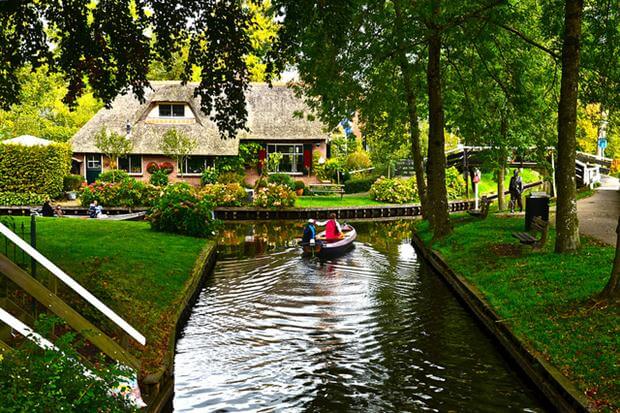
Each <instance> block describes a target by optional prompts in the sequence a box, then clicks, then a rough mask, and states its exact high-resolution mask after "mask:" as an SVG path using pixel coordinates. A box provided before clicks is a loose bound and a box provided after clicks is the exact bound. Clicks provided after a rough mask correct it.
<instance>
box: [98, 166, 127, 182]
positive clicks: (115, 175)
mask: <svg viewBox="0 0 620 413" xmlns="http://www.w3.org/2000/svg"><path fill="white" fill-rule="evenodd" d="M127 178H129V174H128V173H127V171H123V170H122V169H110V170H109V171H105V172H103V173H101V174H99V176H98V177H97V180H98V181H101V182H120V181H122V180H124V179H127Z"/></svg>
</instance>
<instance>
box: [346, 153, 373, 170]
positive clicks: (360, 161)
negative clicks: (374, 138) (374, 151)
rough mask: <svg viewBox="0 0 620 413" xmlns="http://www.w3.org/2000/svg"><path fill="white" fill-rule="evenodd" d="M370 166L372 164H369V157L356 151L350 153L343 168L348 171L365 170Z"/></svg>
mask: <svg viewBox="0 0 620 413" xmlns="http://www.w3.org/2000/svg"><path fill="white" fill-rule="evenodd" d="M371 166H372V163H371V162H370V157H369V156H368V153H367V152H366V151H363V150H357V151H355V152H353V153H350V154H349V156H347V159H346V161H345V163H344V167H345V169H346V170H348V171H356V170H358V169H366V168H370V167H371Z"/></svg>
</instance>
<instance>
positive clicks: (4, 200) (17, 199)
mask: <svg viewBox="0 0 620 413" xmlns="http://www.w3.org/2000/svg"><path fill="white" fill-rule="evenodd" d="M47 198H48V196H47V195H45V194H33V193H32V192H25V193H23V194H18V193H15V192H0V205H5V206H22V205H28V206H35V205H42V204H43V202H44V201H45V200H46V199H47Z"/></svg>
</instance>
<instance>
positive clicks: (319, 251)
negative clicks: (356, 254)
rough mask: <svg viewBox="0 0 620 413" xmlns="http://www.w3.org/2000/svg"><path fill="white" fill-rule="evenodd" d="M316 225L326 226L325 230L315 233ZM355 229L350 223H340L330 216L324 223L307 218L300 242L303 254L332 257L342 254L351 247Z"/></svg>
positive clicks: (355, 235)
mask: <svg viewBox="0 0 620 413" xmlns="http://www.w3.org/2000/svg"><path fill="white" fill-rule="evenodd" d="M316 225H319V226H326V228H325V231H322V232H319V233H316ZM356 238H357V231H355V228H353V227H352V226H351V225H348V224H344V225H342V226H341V225H340V224H338V222H337V221H336V219H335V216H332V217H331V219H330V220H329V221H327V222H326V223H319V222H316V221H315V220H314V219H310V220H308V224H307V226H306V228H305V230H304V236H303V237H302V240H301V242H300V245H301V247H302V250H303V253H304V255H313V256H318V257H333V256H336V255H341V254H344V253H345V252H347V251H349V250H350V249H351V248H352V247H353V242H354V241H355V239H356Z"/></svg>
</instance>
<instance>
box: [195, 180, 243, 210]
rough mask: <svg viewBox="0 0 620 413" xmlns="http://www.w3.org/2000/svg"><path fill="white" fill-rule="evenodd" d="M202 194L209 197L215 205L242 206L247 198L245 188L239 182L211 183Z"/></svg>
mask: <svg viewBox="0 0 620 413" xmlns="http://www.w3.org/2000/svg"><path fill="white" fill-rule="evenodd" d="M200 194H201V195H202V196H203V197H208V198H209V199H210V200H211V202H212V203H213V205H215V206H240V205H241V204H242V203H243V201H244V200H245V197H246V195H245V190H244V189H243V188H242V187H241V185H239V184H238V183H234V184H209V185H205V186H204V187H203V188H202V191H201V192H200Z"/></svg>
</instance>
